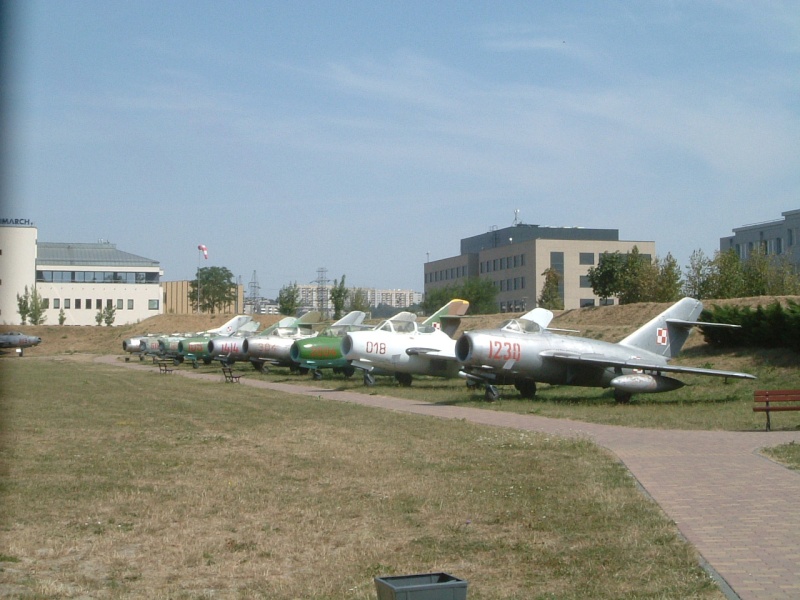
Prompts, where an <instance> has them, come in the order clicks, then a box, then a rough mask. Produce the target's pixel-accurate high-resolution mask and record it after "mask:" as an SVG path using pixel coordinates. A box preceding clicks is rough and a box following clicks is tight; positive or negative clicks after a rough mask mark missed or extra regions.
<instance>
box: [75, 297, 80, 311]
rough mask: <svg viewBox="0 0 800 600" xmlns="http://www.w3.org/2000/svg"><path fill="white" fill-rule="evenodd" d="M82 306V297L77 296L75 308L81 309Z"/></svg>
mask: <svg viewBox="0 0 800 600" xmlns="http://www.w3.org/2000/svg"><path fill="white" fill-rule="evenodd" d="M80 307H81V299H80V298H75V309H76V310H77V309H79V308H80Z"/></svg>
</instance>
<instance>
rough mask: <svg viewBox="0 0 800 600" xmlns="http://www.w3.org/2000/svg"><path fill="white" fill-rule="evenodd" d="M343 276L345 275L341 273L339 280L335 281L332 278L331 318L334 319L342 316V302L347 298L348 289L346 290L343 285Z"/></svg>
mask: <svg viewBox="0 0 800 600" xmlns="http://www.w3.org/2000/svg"><path fill="white" fill-rule="evenodd" d="M344 277H345V276H344V275H342V281H341V282H337V281H336V280H335V279H334V280H333V287H332V288H331V302H332V303H333V318H334V320H336V321H338V320H339V319H341V318H342V311H343V310H344V303H345V301H346V300H347V296H348V295H349V294H350V290H348V289H347V288H346V287H345V285H344Z"/></svg>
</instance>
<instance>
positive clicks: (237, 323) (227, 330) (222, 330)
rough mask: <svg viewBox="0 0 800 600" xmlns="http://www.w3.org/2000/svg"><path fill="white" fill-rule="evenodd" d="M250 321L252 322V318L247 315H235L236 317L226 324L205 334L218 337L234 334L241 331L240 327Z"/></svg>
mask: <svg viewBox="0 0 800 600" xmlns="http://www.w3.org/2000/svg"><path fill="white" fill-rule="evenodd" d="M252 320H253V317H251V316H249V315H237V316H235V317H233V318H232V319H231V320H230V321H228V322H227V323H225V324H223V325H220V326H219V327H217V328H216V329H209V330H208V331H206V332H205V333H211V334H219V335H231V334H232V333H236V332H237V331H239V329H241V327H242V326H243V325H244V324H245V323H249V322H250V321H252Z"/></svg>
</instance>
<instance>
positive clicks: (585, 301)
mask: <svg viewBox="0 0 800 600" xmlns="http://www.w3.org/2000/svg"><path fill="white" fill-rule="evenodd" d="M587 306H594V298H581V308H586V307H587Z"/></svg>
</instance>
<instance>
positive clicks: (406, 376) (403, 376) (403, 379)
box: [394, 373, 413, 387]
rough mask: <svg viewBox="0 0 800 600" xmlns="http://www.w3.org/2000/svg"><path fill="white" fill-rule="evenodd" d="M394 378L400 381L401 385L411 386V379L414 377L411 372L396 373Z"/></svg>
mask: <svg viewBox="0 0 800 600" xmlns="http://www.w3.org/2000/svg"><path fill="white" fill-rule="evenodd" d="M394 378H395V379H396V380H397V383H399V384H400V385H401V386H403V387H411V381H412V379H413V378H412V377H411V373H395V374H394Z"/></svg>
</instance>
